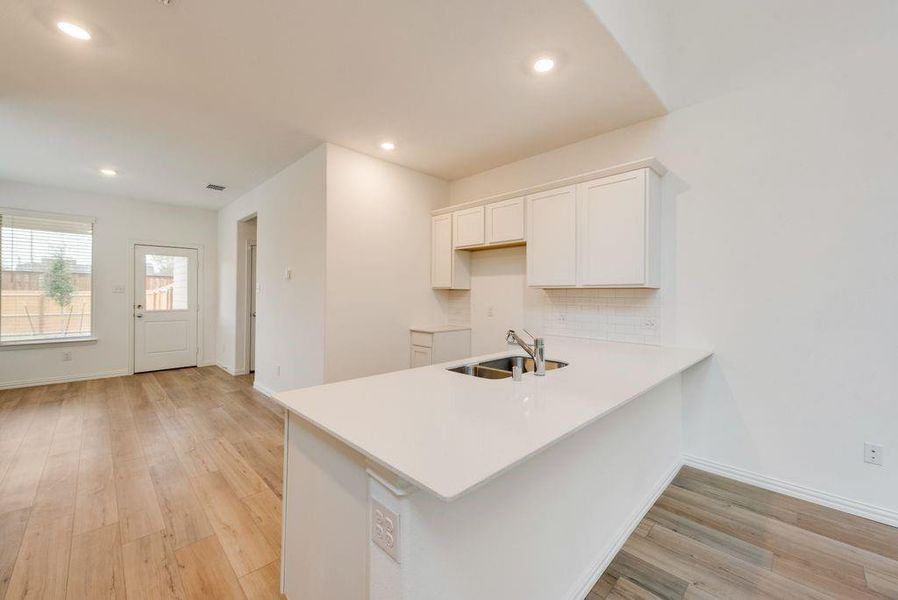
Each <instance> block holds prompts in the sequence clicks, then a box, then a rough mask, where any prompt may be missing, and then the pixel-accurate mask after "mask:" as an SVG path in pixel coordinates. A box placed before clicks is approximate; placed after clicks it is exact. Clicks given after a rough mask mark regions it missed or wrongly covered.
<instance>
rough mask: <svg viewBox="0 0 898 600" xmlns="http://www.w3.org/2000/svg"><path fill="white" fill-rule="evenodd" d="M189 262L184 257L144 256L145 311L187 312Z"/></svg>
mask: <svg viewBox="0 0 898 600" xmlns="http://www.w3.org/2000/svg"><path fill="white" fill-rule="evenodd" d="M189 269H190V261H189V259H188V258H187V257H186V256H166V255H164V254H147V255H146V272H145V277H146V279H145V280H144V281H145V283H146V303H145V304H144V306H145V307H146V310H187V307H188V300H187V287H188V286H187V281H188V274H189Z"/></svg>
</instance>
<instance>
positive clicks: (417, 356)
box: [410, 346, 433, 369]
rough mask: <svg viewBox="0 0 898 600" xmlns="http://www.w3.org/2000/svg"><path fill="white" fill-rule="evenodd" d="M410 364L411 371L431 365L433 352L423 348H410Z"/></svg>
mask: <svg viewBox="0 0 898 600" xmlns="http://www.w3.org/2000/svg"><path fill="white" fill-rule="evenodd" d="M410 362H411V366H412V368H413V369H414V368H415V367H426V366H427V365H430V364H433V351H432V350H431V349H430V348H425V347H424V346H412V356H411V361H410Z"/></svg>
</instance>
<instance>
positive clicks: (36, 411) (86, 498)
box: [0, 367, 283, 599]
mask: <svg viewBox="0 0 898 600" xmlns="http://www.w3.org/2000/svg"><path fill="white" fill-rule="evenodd" d="M282 465H283V413H282V411H281V410H280V408H279V407H277V406H276V405H275V404H274V403H272V402H271V401H270V400H268V399H267V398H265V397H264V396H262V395H261V394H259V393H257V392H255V391H253V389H252V385H251V380H250V379H249V378H248V377H231V376H230V375H228V374H226V373H225V372H223V371H221V370H220V369H218V368H215V367H208V368H199V369H180V370H174V371H162V372H157V373H150V374H141V375H135V376H132V377H121V378H115V379H102V380H96V381H87V382H78V383H69V384H59V385H50V386H41V387H33V388H25V389H16V390H6V391H2V392H0V598H6V599H19V598H54V599H56V598H60V599H61V598H67V599H82V598H85V599H87V598H89V599H99V598H250V599H255V598H280V594H279V593H278V577H279V567H278V561H279V555H280V522H281V477H282Z"/></svg>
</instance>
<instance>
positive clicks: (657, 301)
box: [531, 288, 661, 344]
mask: <svg viewBox="0 0 898 600" xmlns="http://www.w3.org/2000/svg"><path fill="white" fill-rule="evenodd" d="M532 301H533V302H536V306H535V307H533V310H531V314H532V315H533V318H535V319H537V320H538V322H537V323H535V324H534V327H535V328H537V329H539V330H540V331H541V332H542V333H544V334H546V335H565V336H573V337H585V338H593V339H599V340H611V341H621V342H637V343H642V344H660V343H661V291H660V290H643V289H604V288H603V289H586V288H580V289H559V290H553V289H547V290H538V291H537V293H536V294H534V295H533V296H532Z"/></svg>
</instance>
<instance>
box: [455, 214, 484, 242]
mask: <svg viewBox="0 0 898 600" xmlns="http://www.w3.org/2000/svg"><path fill="white" fill-rule="evenodd" d="M483 214H484V211H483V207H482V206H475V207H474V208H468V209H465V210H458V211H455V212H454V213H452V245H453V246H454V247H455V248H468V247H471V246H481V245H483V240H484V224H483Z"/></svg>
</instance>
